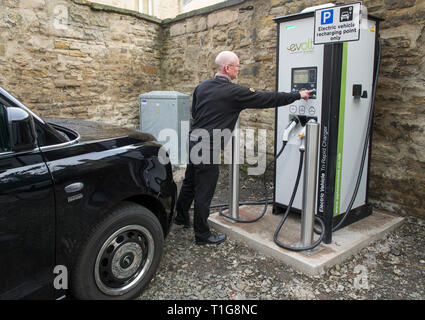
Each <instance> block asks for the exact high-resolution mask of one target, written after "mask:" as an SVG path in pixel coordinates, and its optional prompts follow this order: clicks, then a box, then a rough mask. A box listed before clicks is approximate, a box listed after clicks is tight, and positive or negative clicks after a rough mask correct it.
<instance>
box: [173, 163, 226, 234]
mask: <svg viewBox="0 0 425 320" xmlns="http://www.w3.org/2000/svg"><path fill="white" fill-rule="evenodd" d="M218 174H219V167H218V164H202V163H201V164H192V163H189V164H188V165H187V168H186V172H185V177H184V180H183V184H182V187H181V190H180V194H179V197H178V199H177V206H176V211H177V216H176V219H177V220H179V221H188V219H189V209H190V207H191V205H192V202H193V201H195V204H194V215H193V229H194V231H195V237H198V238H206V237H208V236H209V235H210V228H209V226H208V216H209V215H210V205H211V200H212V198H213V196H214V191H215V187H216V185H217V180H218Z"/></svg>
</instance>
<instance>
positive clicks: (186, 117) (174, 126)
mask: <svg viewBox="0 0 425 320" xmlns="http://www.w3.org/2000/svg"><path fill="white" fill-rule="evenodd" d="M139 102H140V130H141V131H143V132H146V133H150V134H152V135H153V136H154V137H155V138H156V139H157V140H158V142H160V143H162V144H163V145H164V147H165V148H166V149H167V151H168V153H169V155H170V161H171V163H172V164H173V165H185V164H187V159H188V157H187V149H186V148H187V147H186V144H187V139H188V134H189V127H190V123H189V121H190V97H189V95H187V94H184V93H180V92H177V91H151V92H147V93H143V94H141V95H140V96H139Z"/></svg>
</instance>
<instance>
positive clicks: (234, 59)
mask: <svg viewBox="0 0 425 320" xmlns="http://www.w3.org/2000/svg"><path fill="white" fill-rule="evenodd" d="M215 63H216V66H217V73H216V74H215V77H214V78H212V79H208V80H205V81H203V82H202V83H201V84H199V85H198V86H197V87H196V89H195V91H194V93H193V100H192V117H193V123H192V127H191V130H190V137H189V138H190V139H189V154H190V157H189V164H188V166H187V168H186V172H185V178H184V180H183V185H182V187H181V191H180V194H179V197H178V200H177V207H176V209H177V216H176V218H175V221H174V222H175V223H176V224H178V225H184V226H185V227H190V226H191V222H190V220H189V209H190V206H191V204H192V201H193V200H195V203H194V221H193V222H194V223H193V227H194V231H195V242H196V244H199V245H201V244H219V243H221V242H223V241H224V240H226V235H225V234H217V233H213V232H211V231H210V228H209V226H208V216H209V213H210V204H211V200H212V198H213V195H214V191H215V187H216V184H217V180H218V174H219V167H218V164H217V162H216V161H213V159H212V158H213V157H212V154H214V150H213V149H214V146H213V144H212V141H213V139H212V137H213V133H214V132H213V131H214V130H218V129H219V130H226V129H227V130H230V131H233V129H234V127H235V124H236V121H237V119H238V117H239V113H240V112H241V111H242V110H244V109H247V108H273V107H278V106H283V105H287V104H290V103H292V102H294V101H295V100H299V99H301V98H302V99H304V100H308V97H309V95H310V93H312V92H313V90H306V91H300V92H292V93H284V92H265V91H257V90H255V89H253V88H248V87H243V86H240V85H237V84H234V83H232V80H234V79H236V78H237V76H238V74H239V71H240V68H241V67H240V65H239V58H238V56H237V55H236V54H235V53H233V52H231V51H223V52H220V53H219V54H218V55H217V57H216V60H215ZM201 129H202V130H203V132H207V133H208V135H209V138H210V139H205V136H204V137H200V136H199V135H198V136H197V135H196V134H195V132H199V131H201ZM205 141H207V142H205ZM198 143H201V144H202V143H203V144H204V145H203V146H204V148H202V149H201V150H204V152H205V150H206V149H208V148H209V150H207V151H210V153H209V154H207V155H206V157H205V154H204V155H200V154H195V155H196V156H199V157H202V156H204V157H202V161H201V163H199V158H197V159H196V160H197V161H194V160H195V159H194V157H193V156H194V154H192V152H191V151H195V148H194V146H195V145H196V144H198ZM205 143H206V144H205ZM221 148H223V145H221ZM196 149H198V148H196Z"/></svg>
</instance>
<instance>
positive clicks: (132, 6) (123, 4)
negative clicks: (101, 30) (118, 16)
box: [92, 0, 142, 12]
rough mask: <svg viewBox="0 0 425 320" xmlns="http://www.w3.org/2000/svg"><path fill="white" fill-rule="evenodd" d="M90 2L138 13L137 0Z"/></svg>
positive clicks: (99, 0)
mask: <svg viewBox="0 0 425 320" xmlns="http://www.w3.org/2000/svg"><path fill="white" fill-rule="evenodd" d="M92 2H96V3H101V4H105V5H108V6H114V7H118V8H123V9H128V10H134V11H139V0H92ZM141 12H142V11H141Z"/></svg>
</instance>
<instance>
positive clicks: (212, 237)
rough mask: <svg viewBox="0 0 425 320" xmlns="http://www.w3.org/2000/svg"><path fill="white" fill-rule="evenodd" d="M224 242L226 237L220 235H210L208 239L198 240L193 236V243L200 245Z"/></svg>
mask: <svg viewBox="0 0 425 320" xmlns="http://www.w3.org/2000/svg"><path fill="white" fill-rule="evenodd" d="M224 240H226V235H225V234H222V233H213V232H212V233H211V234H210V236H209V237H208V238H198V237H196V236H195V243H196V244H198V245H202V244H219V243H222V242H223V241H224Z"/></svg>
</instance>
